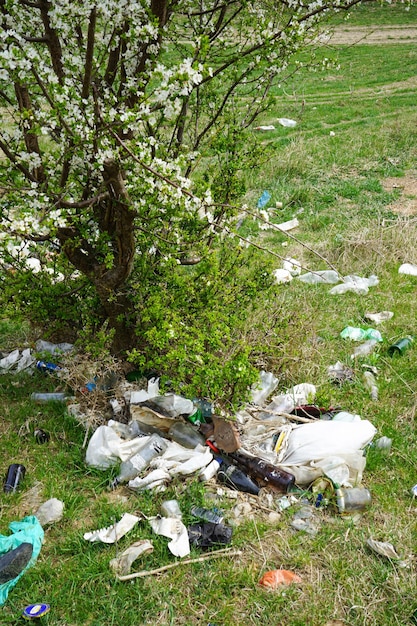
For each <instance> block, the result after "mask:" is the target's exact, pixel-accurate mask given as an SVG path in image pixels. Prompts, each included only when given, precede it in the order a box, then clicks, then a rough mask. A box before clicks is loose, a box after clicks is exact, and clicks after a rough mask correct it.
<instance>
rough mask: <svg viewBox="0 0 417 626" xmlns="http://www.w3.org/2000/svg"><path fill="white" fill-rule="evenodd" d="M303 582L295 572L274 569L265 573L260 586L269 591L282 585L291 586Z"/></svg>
mask: <svg viewBox="0 0 417 626" xmlns="http://www.w3.org/2000/svg"><path fill="white" fill-rule="evenodd" d="M301 582H302V580H301V578H300V577H299V576H297V574H294V572H290V571H289V570H287V569H274V570H271V571H269V572H265V574H264V575H263V576H262V578H261V580H260V581H259V584H260V585H262V586H263V587H268V589H277V588H278V587H279V586H280V585H291V584H292V583H301Z"/></svg>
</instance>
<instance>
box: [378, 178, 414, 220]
mask: <svg viewBox="0 0 417 626" xmlns="http://www.w3.org/2000/svg"><path fill="white" fill-rule="evenodd" d="M382 186H383V188H384V189H385V191H389V192H392V191H396V190H399V192H400V197H399V198H398V200H395V201H394V202H393V203H392V204H390V205H389V208H390V209H391V211H393V212H394V213H398V214H399V215H417V172H409V173H408V174H406V175H405V176H401V177H400V176H398V177H392V178H386V179H385V180H383V181H382Z"/></svg>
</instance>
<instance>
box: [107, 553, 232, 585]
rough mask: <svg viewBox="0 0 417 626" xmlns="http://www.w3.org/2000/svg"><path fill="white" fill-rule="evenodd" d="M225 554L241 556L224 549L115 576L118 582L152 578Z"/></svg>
mask: <svg viewBox="0 0 417 626" xmlns="http://www.w3.org/2000/svg"><path fill="white" fill-rule="evenodd" d="M225 554H228V555H229V556H239V555H240V554H242V551H241V550H231V549H230V548H224V549H223V550H217V551H216V552H210V554H204V555H203V556H199V557H198V558H196V559H185V561H176V562H175V563H170V564H169V565H164V566H163V567H157V568H156V569H150V570H142V571H140V572H134V573H133V574H126V576H117V575H116V578H117V579H118V580H132V579H133V578H143V577H144V576H153V575H154V574H159V573H160V572H165V571H166V570H169V569H172V568H173V567H177V566H178V565H190V564H191V563H201V562H202V561H207V560H208V559H215V558H216V557H219V556H223V555H225Z"/></svg>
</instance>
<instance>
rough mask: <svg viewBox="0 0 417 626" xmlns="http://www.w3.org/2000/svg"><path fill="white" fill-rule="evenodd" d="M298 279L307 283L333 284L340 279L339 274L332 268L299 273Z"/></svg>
mask: <svg viewBox="0 0 417 626" xmlns="http://www.w3.org/2000/svg"><path fill="white" fill-rule="evenodd" d="M298 279H299V280H301V282H302V283H308V284H309V285H319V284H322V283H326V284H334V283H338V282H339V281H340V276H339V274H338V273H337V272H335V271H334V270H316V271H315V272H307V274H301V276H299V277H298Z"/></svg>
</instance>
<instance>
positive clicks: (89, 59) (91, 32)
mask: <svg viewBox="0 0 417 626" xmlns="http://www.w3.org/2000/svg"><path fill="white" fill-rule="evenodd" d="M96 20H97V9H96V7H94V8H93V9H92V10H91V13H90V21H89V23H88V35H87V50H86V54H85V65H84V80H83V86H82V90H81V97H82V98H83V100H87V98H88V94H89V92H90V84H91V75H92V71H93V58H94V36H95V30H96Z"/></svg>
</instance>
